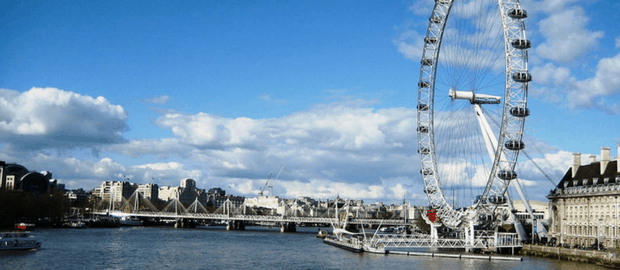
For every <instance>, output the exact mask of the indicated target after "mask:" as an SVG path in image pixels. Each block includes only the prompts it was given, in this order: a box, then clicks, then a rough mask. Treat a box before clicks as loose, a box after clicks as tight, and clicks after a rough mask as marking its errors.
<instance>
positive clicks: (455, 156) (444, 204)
mask: <svg viewBox="0 0 620 270" xmlns="http://www.w3.org/2000/svg"><path fill="white" fill-rule="evenodd" d="M526 18H527V12H526V11H525V10H524V9H522V7H521V5H520V3H519V1H518V0H436V1H435V5H434V8H433V11H432V13H431V14H430V17H429V22H428V28H427V32H426V36H425V38H424V51H423V54H422V59H421V61H420V64H421V65H420V66H421V67H420V79H419V82H418V104H417V117H418V118H417V119H418V120H417V132H418V152H419V159H420V173H421V175H422V178H423V181H424V188H425V190H424V192H425V193H426V196H427V197H428V200H429V204H430V207H432V208H433V209H435V210H436V213H437V215H438V216H439V217H440V218H441V221H442V223H443V224H445V225H446V226H448V227H450V228H454V229H457V228H462V227H469V226H472V224H473V223H477V222H479V219H480V217H481V216H492V215H493V214H494V211H495V210H496V209H497V208H498V206H500V205H503V204H506V202H507V200H509V198H508V197H507V190H508V187H509V185H510V183H511V182H512V181H515V180H516V178H517V173H516V172H515V165H516V162H517V158H518V156H519V152H520V151H521V150H522V149H523V148H524V147H525V144H524V143H523V141H522V138H523V132H524V124H525V118H526V117H527V116H528V115H529V109H528V107H527V93H528V84H529V82H530V81H531V79H532V77H531V74H530V73H529V71H528V49H529V48H530V47H531V42H530V40H528V39H527V37H526V32H525V20H526Z"/></svg>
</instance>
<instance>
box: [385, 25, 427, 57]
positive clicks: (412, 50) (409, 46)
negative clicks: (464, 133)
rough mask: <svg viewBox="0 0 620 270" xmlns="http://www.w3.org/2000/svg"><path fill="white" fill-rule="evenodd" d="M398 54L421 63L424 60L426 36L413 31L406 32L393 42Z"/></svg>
mask: <svg viewBox="0 0 620 270" xmlns="http://www.w3.org/2000/svg"><path fill="white" fill-rule="evenodd" d="M392 43H394V45H396V47H397V49H398V52H399V53H401V54H402V55H403V56H405V57H406V58H407V59H411V60H414V61H419V60H420V59H421V58H422V50H423V49H424V34H420V33H418V32H416V31H413V30H408V31H405V32H404V33H402V34H400V35H398V36H397V37H396V38H394V39H393V40H392Z"/></svg>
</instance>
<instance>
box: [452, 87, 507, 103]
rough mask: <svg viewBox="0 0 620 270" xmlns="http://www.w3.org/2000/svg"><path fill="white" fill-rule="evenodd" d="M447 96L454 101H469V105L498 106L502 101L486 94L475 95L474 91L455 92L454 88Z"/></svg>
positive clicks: (498, 97)
mask: <svg viewBox="0 0 620 270" xmlns="http://www.w3.org/2000/svg"><path fill="white" fill-rule="evenodd" d="M448 96H450V98H452V100H455V99H465V100H469V102H471V104H499V103H500V102H501V100H502V97H500V96H493V95H486V94H476V93H474V91H473V90H472V91H457V90H454V88H450V91H449V93H448Z"/></svg>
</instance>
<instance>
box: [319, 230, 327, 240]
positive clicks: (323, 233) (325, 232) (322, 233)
mask: <svg viewBox="0 0 620 270" xmlns="http://www.w3.org/2000/svg"><path fill="white" fill-rule="evenodd" d="M328 234H329V232H327V231H324V230H321V229H319V231H318V232H317V233H316V237H317V238H321V239H325V237H327V235H328Z"/></svg>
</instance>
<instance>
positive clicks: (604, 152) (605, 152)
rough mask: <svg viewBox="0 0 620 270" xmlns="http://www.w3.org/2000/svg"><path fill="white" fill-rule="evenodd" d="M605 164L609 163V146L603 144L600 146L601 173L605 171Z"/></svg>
mask: <svg viewBox="0 0 620 270" xmlns="http://www.w3.org/2000/svg"><path fill="white" fill-rule="evenodd" d="M607 164H609V147H607V146H603V147H601V175H603V174H604V173H605V169H606V168H607Z"/></svg>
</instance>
